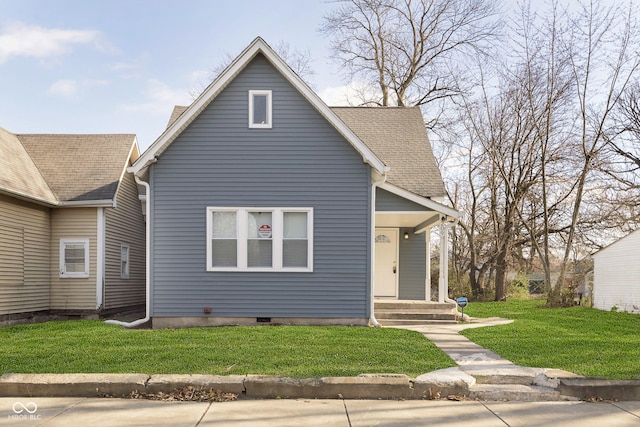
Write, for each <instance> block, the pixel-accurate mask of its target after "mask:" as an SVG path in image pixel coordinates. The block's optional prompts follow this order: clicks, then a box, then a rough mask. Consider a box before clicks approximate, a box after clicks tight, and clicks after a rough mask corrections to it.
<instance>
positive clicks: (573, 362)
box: [462, 301, 640, 379]
mask: <svg viewBox="0 0 640 427" xmlns="http://www.w3.org/2000/svg"><path fill="white" fill-rule="evenodd" d="M543 304H544V302H543V301H509V302H491V303H474V302H472V303H469V305H468V306H467V307H466V308H465V313H466V314H469V315H470V316H471V317H494V316H497V317H503V318H508V319H515V322H514V323H512V324H510V325H505V326H495V327H489V328H476V329H467V330H465V331H463V332H462V334H463V335H464V336H466V337H467V338H469V339H470V340H472V341H474V342H475V343H477V344H479V345H481V346H483V347H486V348H488V349H490V350H493V351H494V352H496V353H498V354H500V355H501V356H503V357H505V358H507V359H509V360H511V361H512V362H514V363H516V364H518V365H522V366H531V367H541V368H558V369H564V370H567V371H570V372H574V373H576V374H580V375H584V376H587V377H594V378H606V379H640V316H638V315H633V314H628V313H613V312H605V311H601V310H596V309H592V308H586V307H571V308H561V309H557V308H546V307H543V306H542V305H543Z"/></svg>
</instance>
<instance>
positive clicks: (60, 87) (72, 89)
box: [47, 79, 78, 99]
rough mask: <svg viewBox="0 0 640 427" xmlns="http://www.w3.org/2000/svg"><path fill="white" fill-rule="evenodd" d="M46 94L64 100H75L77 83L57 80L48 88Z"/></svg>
mask: <svg viewBox="0 0 640 427" xmlns="http://www.w3.org/2000/svg"><path fill="white" fill-rule="evenodd" d="M47 93H48V94H49V95H54V96H57V97H60V98H64V99H77V98H78V82H77V81H75V80H71V79H63V80H58V81H57V82H55V83H54V84H52V85H51V86H49V89H48V90H47Z"/></svg>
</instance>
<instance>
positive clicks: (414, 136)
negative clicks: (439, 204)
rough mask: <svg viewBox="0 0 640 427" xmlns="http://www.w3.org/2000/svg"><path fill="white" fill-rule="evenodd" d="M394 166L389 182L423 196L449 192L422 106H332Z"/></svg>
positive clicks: (377, 152) (368, 144)
mask: <svg viewBox="0 0 640 427" xmlns="http://www.w3.org/2000/svg"><path fill="white" fill-rule="evenodd" d="M331 109H332V110H333V111H334V112H335V113H336V114H337V115H338V117H340V119H342V121H343V122H344V123H345V124H346V125H347V126H349V127H350V128H351V129H352V130H353V131H354V132H355V134H356V135H358V136H359V137H360V139H361V140H362V141H364V143H365V144H367V146H369V148H371V150H373V152H374V153H376V155H377V156H378V157H380V158H381V159H382V160H383V161H384V163H385V164H386V165H387V166H389V167H390V171H389V172H388V173H387V182H388V183H390V184H393V185H395V186H397V187H400V188H403V189H405V190H407V191H410V192H412V193H414V194H416V195H419V196H422V197H428V198H431V197H442V196H444V195H445V194H446V193H445V188H444V182H443V181H442V176H441V175H440V169H439V168H438V164H437V163H436V159H435V157H434V155H433V151H432V150H431V144H430V142H429V138H428V137H427V131H426V129H425V127H424V119H423V118H422V112H421V111H420V107H408V108H407V107H332V108H331Z"/></svg>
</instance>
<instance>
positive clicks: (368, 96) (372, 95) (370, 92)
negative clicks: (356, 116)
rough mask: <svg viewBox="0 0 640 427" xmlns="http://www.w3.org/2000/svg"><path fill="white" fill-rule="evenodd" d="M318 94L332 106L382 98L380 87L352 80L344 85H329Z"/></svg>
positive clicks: (351, 104) (369, 101) (356, 104)
mask: <svg viewBox="0 0 640 427" xmlns="http://www.w3.org/2000/svg"><path fill="white" fill-rule="evenodd" d="M318 96H320V98H322V100H323V101H324V102H325V103H326V104H327V105H330V106H334V107H337V106H358V105H363V104H367V103H371V102H377V101H379V100H380V99H381V98H382V94H381V93H380V89H378V88H377V87H375V86H373V85H371V84H369V83H365V82H351V83H349V84H347V85H344V86H337V87H335V86H334V87H327V88H325V89H323V90H321V91H319V92H318Z"/></svg>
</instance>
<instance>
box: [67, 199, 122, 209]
mask: <svg viewBox="0 0 640 427" xmlns="http://www.w3.org/2000/svg"><path fill="white" fill-rule="evenodd" d="M58 206H59V207H61V208H115V207H116V202H115V199H105V200H70V201H64V202H60V203H59V204H58Z"/></svg>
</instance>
